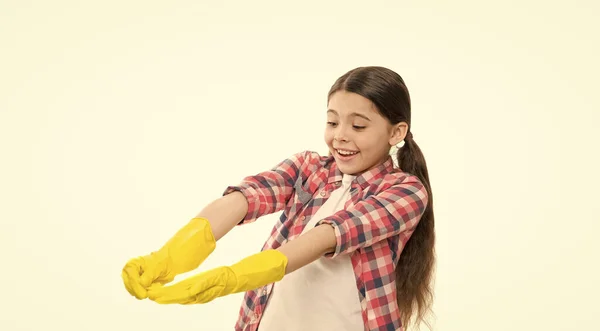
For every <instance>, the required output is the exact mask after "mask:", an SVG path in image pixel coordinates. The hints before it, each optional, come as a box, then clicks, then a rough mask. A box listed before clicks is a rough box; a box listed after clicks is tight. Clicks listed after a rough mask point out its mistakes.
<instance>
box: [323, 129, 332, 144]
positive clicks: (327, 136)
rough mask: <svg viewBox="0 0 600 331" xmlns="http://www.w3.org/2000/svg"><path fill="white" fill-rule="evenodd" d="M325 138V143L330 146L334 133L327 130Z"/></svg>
mask: <svg viewBox="0 0 600 331" xmlns="http://www.w3.org/2000/svg"><path fill="white" fill-rule="evenodd" d="M323 137H324V138H325V142H326V143H327V144H330V143H331V142H332V141H333V133H332V132H331V130H325V134H324V135H323Z"/></svg>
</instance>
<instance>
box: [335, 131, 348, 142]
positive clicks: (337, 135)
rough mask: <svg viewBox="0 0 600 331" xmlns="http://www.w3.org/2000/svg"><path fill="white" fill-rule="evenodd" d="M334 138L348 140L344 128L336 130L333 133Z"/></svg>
mask: <svg viewBox="0 0 600 331" xmlns="http://www.w3.org/2000/svg"><path fill="white" fill-rule="evenodd" d="M333 139H334V140H336V141H347V140H348V139H347V138H346V135H345V133H344V130H342V129H337V130H335V133H334V135H333Z"/></svg>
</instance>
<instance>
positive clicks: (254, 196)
mask: <svg viewBox="0 0 600 331" xmlns="http://www.w3.org/2000/svg"><path fill="white" fill-rule="evenodd" d="M341 180H342V173H341V172H340V170H339V169H338V167H337V166H336V163H335V159H334V158H333V156H321V155H319V154H317V153H316V152H312V151H304V152H301V153H297V154H295V155H293V156H292V157H290V158H289V159H286V160H284V161H282V162H281V163H279V164H278V165H276V166H275V167H273V168H272V169H270V170H268V171H264V172H261V173H258V174H257V175H254V176H248V177H245V178H244V179H243V180H242V182H241V183H240V184H239V185H237V186H229V187H227V188H226V190H225V191H224V193H223V195H226V194H229V193H231V192H233V191H240V192H241V193H242V194H244V196H245V197H246V199H247V200H248V212H247V214H246V216H245V217H244V219H243V220H242V221H241V222H240V225H242V224H247V223H249V222H253V221H255V220H256V219H257V218H259V217H261V216H263V215H267V214H271V213H275V212H278V211H283V213H282V214H281V217H280V219H279V221H278V222H277V224H276V225H275V226H274V228H273V230H272V232H271V235H270V236H269V237H268V239H267V241H266V242H265V244H264V246H263V248H262V249H263V250H265V249H275V248H277V247H279V246H281V245H283V244H284V243H286V242H287V241H289V240H293V239H294V238H296V237H298V236H299V235H300V234H301V233H302V230H303V228H304V226H305V225H306V224H307V223H308V221H309V220H310V217H311V216H312V215H313V214H314V213H315V212H316V211H317V209H318V208H319V207H320V206H322V205H323V204H324V203H325V201H326V200H327V198H328V197H329V195H330V193H331V192H332V191H334V190H335V189H336V188H338V187H339V186H340V185H341ZM350 194H351V198H350V199H349V200H348V201H347V202H346V204H345V208H344V209H342V210H340V211H338V212H336V213H334V214H333V215H331V216H329V217H327V218H325V219H322V220H320V221H318V222H317V223H316V225H315V226H317V225H320V224H330V225H331V226H332V227H333V228H334V229H335V236H336V240H337V245H336V249H335V251H334V252H332V253H330V254H327V255H326V256H328V257H331V258H332V257H336V256H338V255H340V254H350V257H351V261H352V265H353V268H354V274H355V276H356V288H357V291H358V296H359V300H360V305H361V307H362V317H363V321H364V325H365V330H367V331H381V330H393V331H397V330H402V327H401V323H400V311H399V310H398V305H397V302H396V282H395V271H394V269H395V267H396V264H397V263H398V259H399V257H400V253H401V252H402V249H403V247H404V245H405V244H406V242H407V241H408V239H409V238H410V236H411V234H412V233H413V231H414V229H415V227H416V225H417V223H418V222H419V220H420V218H421V216H422V214H423V211H424V209H425V206H426V204H427V191H426V190H425V187H424V186H423V184H422V183H421V182H420V181H419V179H418V178H417V177H416V176H413V175H410V174H407V173H405V172H402V171H401V170H400V169H398V168H395V167H394V165H393V162H392V158H391V157H390V158H388V159H387V160H386V161H385V162H384V163H382V164H380V165H378V166H377V167H375V168H373V169H370V170H368V171H366V172H364V173H362V174H360V175H359V176H357V177H356V179H355V180H354V181H353V182H352V184H351V189H350ZM272 288H273V284H269V285H267V286H264V287H261V288H258V289H255V290H251V291H248V292H246V293H245V295H244V300H243V302H242V306H241V308H240V315H239V318H238V321H237V323H236V326H235V330H238V331H256V330H257V328H258V325H259V322H260V318H261V315H262V313H263V311H264V309H265V306H266V303H267V300H268V298H269V295H270V293H271V289H272ZM282 318H285V316H282Z"/></svg>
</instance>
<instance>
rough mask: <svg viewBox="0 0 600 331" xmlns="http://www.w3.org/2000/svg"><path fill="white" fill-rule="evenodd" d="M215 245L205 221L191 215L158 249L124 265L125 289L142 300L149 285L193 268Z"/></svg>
mask: <svg viewBox="0 0 600 331" xmlns="http://www.w3.org/2000/svg"><path fill="white" fill-rule="evenodd" d="M215 247H216V242H215V237H214V235H213V233H212V230H211V228H210V224H209V223H208V220H206V219H204V218H198V217H197V218H193V219H192V220H191V221H190V222H189V223H188V224H186V225H185V226H184V227H183V228H181V229H180V230H179V231H177V233H176V234H175V235H174V236H173V237H172V238H171V239H170V240H169V241H168V242H167V243H166V244H165V245H164V246H163V247H162V248H161V249H159V250H158V251H156V252H152V253H150V254H149V255H146V256H141V257H136V258H133V259H131V260H129V261H128V262H127V263H126V264H125V267H123V270H122V272H121V277H122V278H123V283H124V284H125V288H126V289H127V291H128V292H129V293H130V294H131V295H133V296H135V297H136V298H138V299H145V298H146V297H147V296H148V293H147V289H148V288H150V286H151V285H152V284H154V283H158V284H166V283H168V282H170V281H172V280H173V279H174V278H175V276H177V275H179V274H181V273H184V272H188V271H191V270H194V269H196V268H197V267H198V266H199V265H200V264H201V263H202V262H204V260H205V259H206V258H207V257H208V256H209V255H210V254H211V253H212V252H213V251H214V250H215Z"/></svg>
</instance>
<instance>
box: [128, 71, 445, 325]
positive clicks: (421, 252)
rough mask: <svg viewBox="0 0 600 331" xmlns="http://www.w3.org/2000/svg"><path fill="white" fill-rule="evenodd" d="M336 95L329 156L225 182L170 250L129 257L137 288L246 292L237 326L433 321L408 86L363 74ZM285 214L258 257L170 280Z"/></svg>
mask: <svg viewBox="0 0 600 331" xmlns="http://www.w3.org/2000/svg"><path fill="white" fill-rule="evenodd" d="M327 100H328V103H327V111H326V116H327V123H326V128H325V134H324V139H325V143H326V144H327V146H328V147H329V155H327V156H321V155H319V154H318V153H316V152H314V151H303V152H300V153H296V154H294V155H292V156H291V157H290V158H288V159H286V160H283V161H282V162H280V163H279V164H278V165H276V166H275V167H273V168H272V169H270V170H268V171H264V172H261V173H258V174H256V175H252V176H248V177H246V178H244V179H243V180H242V181H241V183H239V184H238V185H235V186H230V187H227V188H226V190H225V191H224V193H223V196H222V197H221V198H219V199H217V200H215V201H213V202H212V203H210V204H209V205H207V206H206V207H205V208H204V209H203V210H202V211H201V212H200V213H199V214H198V215H197V216H196V217H194V218H193V219H192V220H191V221H190V222H189V223H188V224H187V225H185V226H184V227H183V228H182V229H181V230H179V231H178V232H177V233H176V234H175V236H174V237H173V238H172V239H171V240H169V242H167V243H166V244H165V245H164V246H163V247H162V248H161V249H159V250H157V251H155V252H153V253H151V254H149V255H146V256H142V257H137V258H134V259H131V260H130V261H128V263H127V264H126V265H125V267H124V268H123V272H122V276H123V281H124V283H125V287H126V288H127V290H128V291H129V293H130V294H131V295H133V296H135V297H136V298H138V299H144V298H150V299H151V300H154V301H156V302H158V303H164V304H168V303H178V304H192V303H207V302H210V301H212V300H214V299H215V298H217V297H221V296H224V295H228V294H231V293H239V292H245V296H244V300H243V303H242V307H241V309H240V316H239V319H238V322H237V323H236V327H235V329H236V330H247V331H251V330H252V331H254V330H259V329H260V331H285V330H315V331H316V330H349V331H354V330H356V331H359V330H360V331H363V330H369V331H375V330H405V329H406V328H407V326H408V325H409V322H410V321H414V323H420V322H422V321H424V318H425V316H426V314H427V312H428V311H429V310H430V308H431V304H432V299H433V293H432V282H431V281H432V278H433V268H434V262H435V253H434V243H435V231H434V214H433V207H432V192H431V187H430V184H429V176H428V172H427V166H426V162H425V158H424V157H423V154H422V152H421V150H420V148H419V147H418V146H417V144H416V142H415V141H414V139H413V137H412V133H411V102H410V96H409V93H408V90H407V88H406V85H405V84H404V81H403V79H402V78H401V77H400V76H399V75H398V74H397V73H395V72H394V71H392V70H390V69H387V68H384V67H375V66H372V67H359V68H356V69H353V70H351V71H349V72H347V73H345V74H344V75H342V76H341V77H340V78H338V79H337V80H336V81H335V83H334V84H333V86H332V87H331V89H330V91H329V93H328V99H327ZM395 163H396V165H397V166H395ZM279 211H283V212H282V214H281V217H280V219H279V221H278V222H277V224H276V225H275V226H274V228H273V230H272V231H271V234H270V236H269V237H268V239H267V241H266V242H265V244H264V246H263V248H262V250H261V252H259V253H256V254H253V255H249V256H248V257H246V258H244V259H242V260H241V261H239V262H238V263H235V264H233V265H230V266H223V267H218V268H214V269H211V270H208V271H205V272H202V273H200V274H198V275H195V276H192V277H189V278H187V279H184V280H182V281H180V282H177V283H176V284H173V285H166V284H167V283H169V282H170V281H172V280H173V279H174V277H175V276H176V275H178V274H180V273H183V272H187V271H190V270H193V269H195V268H197V267H198V266H199V265H200V264H201V263H202V262H203V261H204V260H205V259H206V257H208V255H209V254H211V253H212V251H213V250H214V249H215V248H216V242H217V241H218V240H219V239H220V238H222V237H223V236H224V235H225V234H227V233H228V232H229V231H230V230H231V229H232V228H233V227H235V226H236V225H243V224H247V223H250V222H253V221H255V220H256V219H258V218H259V217H261V216H264V215H267V214H271V213H275V212H279Z"/></svg>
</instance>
